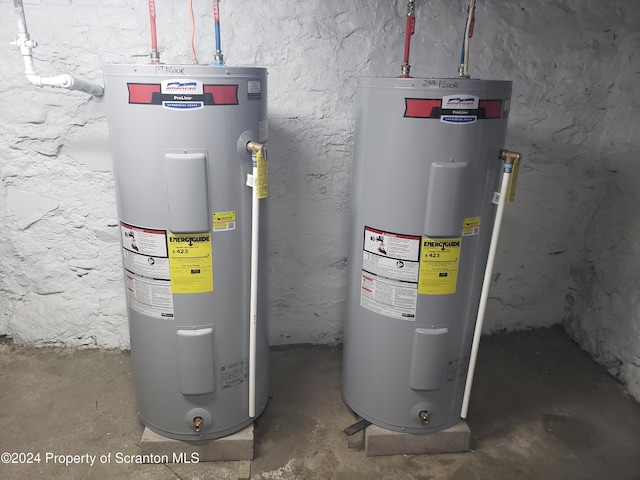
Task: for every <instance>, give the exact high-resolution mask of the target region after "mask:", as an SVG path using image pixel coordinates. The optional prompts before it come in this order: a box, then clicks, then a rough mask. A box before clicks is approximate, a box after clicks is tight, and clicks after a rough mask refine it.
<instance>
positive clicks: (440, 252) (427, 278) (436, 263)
mask: <svg viewBox="0 0 640 480" xmlns="http://www.w3.org/2000/svg"><path fill="white" fill-rule="evenodd" d="M461 244H462V238H429V237H423V238H422V252H421V254H420V280H419V282H418V293H419V294H425V295H448V294H452V293H456V284H457V282H458V267H459V264H460V249H461Z"/></svg>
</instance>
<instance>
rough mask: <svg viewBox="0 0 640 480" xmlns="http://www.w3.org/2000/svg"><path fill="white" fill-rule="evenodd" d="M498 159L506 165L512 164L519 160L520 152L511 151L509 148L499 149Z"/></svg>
mask: <svg viewBox="0 0 640 480" xmlns="http://www.w3.org/2000/svg"><path fill="white" fill-rule="evenodd" d="M500 160H502V161H503V162H504V163H506V164H507V165H513V164H514V163H516V162H517V161H518V160H520V154H519V153H518V152H512V151H510V150H500Z"/></svg>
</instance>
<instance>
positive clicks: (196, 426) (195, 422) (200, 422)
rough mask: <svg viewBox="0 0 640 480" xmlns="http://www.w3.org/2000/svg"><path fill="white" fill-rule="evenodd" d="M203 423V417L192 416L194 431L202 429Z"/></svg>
mask: <svg viewBox="0 0 640 480" xmlns="http://www.w3.org/2000/svg"><path fill="white" fill-rule="evenodd" d="M203 424H204V418H202V417H194V419H193V429H194V430H195V431H196V432H199V431H200V430H202V425H203Z"/></svg>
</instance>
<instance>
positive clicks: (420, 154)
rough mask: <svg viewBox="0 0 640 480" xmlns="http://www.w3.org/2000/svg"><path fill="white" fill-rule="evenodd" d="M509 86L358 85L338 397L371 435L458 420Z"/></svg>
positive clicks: (397, 81)
mask: <svg viewBox="0 0 640 480" xmlns="http://www.w3.org/2000/svg"><path fill="white" fill-rule="evenodd" d="M510 98H511V82H509V81H484V80H475V79H469V78H465V77H460V78H453V79H439V78H424V79H421V78H362V79H360V80H359V81H358V85H357V93H356V124H355V125H356V127H355V128H356V130H355V140H354V142H355V143H354V165H353V179H352V193H351V222H350V224H351V231H350V246H349V266H348V290H347V306H346V318H345V325H344V364H343V385H342V391H343V396H344V399H345V401H346V403H347V404H348V405H349V407H350V408H351V409H352V410H353V411H354V412H356V413H357V414H358V415H360V416H361V417H363V418H364V419H366V420H369V421H370V422H372V423H374V424H376V425H379V426H381V427H383V428H386V429H389V430H394V431H400V432H407V433H430V432H434V431H438V430H441V429H445V428H448V427H450V426H452V425H454V424H455V423H457V422H458V421H459V420H460V411H461V405H462V401H463V394H464V390H465V379H466V374H467V370H468V366H469V359H470V351H471V345H472V338H473V335H474V327H475V321H476V314H477V312H478V303H479V299H480V294H481V290H482V283H483V274H484V271H485V266H486V264H487V256H488V251H489V246H490V242H491V233H492V227H493V221H494V217H495V210H496V207H495V205H494V202H495V192H496V190H497V189H498V184H499V182H500V172H501V169H502V162H501V161H500V154H501V150H502V148H503V146H504V141H505V135H506V127H507V117H508V114H509V103H510Z"/></svg>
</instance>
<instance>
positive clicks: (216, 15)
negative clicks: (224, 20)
mask: <svg viewBox="0 0 640 480" xmlns="http://www.w3.org/2000/svg"><path fill="white" fill-rule="evenodd" d="M219 5H220V1H219V0H214V2H213V19H214V27H215V34H216V54H215V56H214V57H213V58H214V61H213V64H214V65H224V57H223V56H222V46H221V43H222V42H221V40H220V7H219Z"/></svg>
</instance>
